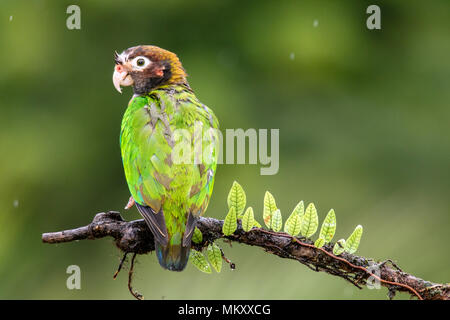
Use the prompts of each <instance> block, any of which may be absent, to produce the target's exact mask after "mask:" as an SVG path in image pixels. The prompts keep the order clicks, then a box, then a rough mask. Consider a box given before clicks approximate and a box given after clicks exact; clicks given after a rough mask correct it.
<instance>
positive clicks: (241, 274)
mask: <svg viewBox="0 0 450 320" xmlns="http://www.w3.org/2000/svg"><path fill="white" fill-rule="evenodd" d="M375 3H376V4H378V5H380V6H381V11H382V12H381V18H382V30H374V31H371V30H368V29H367V28H366V19H367V17H368V15H367V14H366V8H367V6H368V5H369V4H374V3H373V2H365V1H345V2H342V1H261V0H258V1H222V2H219V1H206V0H201V1H183V0H178V1H175V0H168V1H137V0H127V1H108V0H97V1H91V0H89V1H87V0H86V1H66V0H64V1H61V0H59V1H56V0H54V1H50V0H27V1H25V0H2V1H1V5H0V13H1V14H0V61H1V68H0V70H1V71H0V108H1V109H0V110H1V113H0V150H1V157H0V279H1V281H0V298H2V299H94V298H95V299H131V298H132V297H131V295H130V294H129V293H128V290H127V271H126V270H124V272H123V273H122V274H120V275H119V277H118V279H117V280H115V281H114V280H113V279H112V275H113V273H114V271H115V270H116V267H117V265H118V262H119V259H120V257H121V253H120V252H119V251H118V249H117V248H116V247H114V245H113V241H112V239H102V240H97V241H80V242H76V243H67V244H61V245H45V244H42V243H41V239H40V237H41V233H43V232H48V231H58V230H63V229H69V228H72V227H77V226H81V225H85V224H87V223H89V222H90V221H91V219H92V217H93V216H94V215H95V214H96V213H98V212H101V211H106V210H122V208H123V207H124V205H125V203H126V201H127V199H128V196H129V193H128V190H127V186H126V183H125V179H124V175H123V171H122V163H121V158H120V153H119V142H118V139H119V138H118V137H119V128H120V123H121V118H122V115H123V113H124V111H125V108H126V105H127V102H128V100H129V98H130V96H131V94H132V93H131V90H130V89H128V88H125V89H124V91H125V92H124V94H123V95H119V94H118V93H117V92H116V91H115V90H114V88H113V85H112V82H111V75H112V72H113V58H112V56H113V52H114V51H115V50H118V51H120V50H123V49H126V48H128V47H130V46H133V45H137V44H155V45H158V46H161V47H163V48H166V49H169V50H171V51H174V52H176V53H177V54H178V55H179V57H180V58H181V60H182V62H183V63H184V66H185V68H186V69H187V71H188V73H189V75H190V77H189V81H190V84H191V86H192V87H193V88H194V89H195V91H196V93H197V96H198V97H199V98H200V99H201V100H202V101H203V102H204V103H205V104H207V105H208V106H210V107H211V108H212V109H213V110H214V111H215V113H216V114H217V116H218V118H219V119H220V122H221V127H222V129H225V128H257V129H258V128H269V129H270V128H280V169H279V172H278V174H277V175H274V176H261V175H260V174H259V169H260V166H259V165H222V166H220V167H219V168H218V172H217V177H216V184H215V190H214V194H213V198H212V201H211V203H210V206H209V208H208V211H207V213H206V214H207V215H209V216H213V217H218V218H223V217H224V216H225V214H226V195H227V193H228V190H229V188H230V186H231V184H232V182H233V180H237V181H239V182H240V183H241V184H242V185H243V186H244V188H245V190H246V192H247V202H248V205H251V206H253V208H254V209H255V212H256V215H257V217H258V219H259V220H260V222H262V218H261V215H262V206H263V196H264V192H265V191H266V190H270V191H271V193H272V194H273V195H274V196H275V197H276V199H277V204H278V206H279V207H280V209H281V211H282V214H283V216H284V218H286V217H287V216H288V215H289V214H290V212H291V210H292V209H293V207H294V206H295V204H296V203H297V202H298V201H299V200H305V201H306V202H314V203H315V204H316V206H317V208H318V211H319V216H320V218H321V219H323V218H324V216H325V214H326V213H327V211H328V210H329V209H330V208H334V209H335V210H336V213H337V220H338V228H337V235H336V238H337V239H339V238H346V237H347V236H348V235H349V233H350V232H351V231H352V230H353V229H354V227H355V226H356V225H357V224H362V225H363V226H364V235H363V240H362V243H361V246H360V248H359V251H358V253H359V254H361V255H364V256H366V257H372V258H374V259H380V260H382V259H385V258H393V259H395V261H396V262H397V263H398V264H399V265H400V266H402V267H403V269H404V270H405V271H408V272H411V273H413V274H415V275H417V276H420V277H423V278H425V279H427V280H430V281H435V282H448V281H450V268H449V263H450V257H449V254H448V252H449V251H448V244H449V242H450V236H449V232H448V230H449V226H450V218H449V213H450V209H449V208H450V128H449V123H450V104H449V102H450V90H449V89H450V80H449V79H450V59H449V57H448V53H449V52H450V29H449V21H450V3H449V2H448V1H446V0H443V1H417V0H416V1H399V0H398V1H376V2H375ZM70 4H78V5H79V6H80V7H81V30H68V29H67V28H66V19H67V17H68V14H66V8H67V6H68V5H70ZM11 17H12V18H11ZM123 216H124V217H125V218H126V219H137V218H139V215H138V213H137V212H136V210H135V209H133V210H131V211H129V212H123ZM222 247H223V248H224V249H225V252H226V254H227V256H228V257H229V258H230V259H231V260H232V261H233V262H235V263H236V265H237V269H236V270H235V271H231V270H229V269H228V268H227V267H226V266H224V268H223V271H222V273H221V274H212V275H207V274H203V273H201V272H199V271H197V270H196V269H195V267H193V266H192V265H189V266H188V268H187V270H186V271H185V272H182V273H171V272H168V271H164V270H162V269H161V268H160V267H159V265H158V263H157V261H156V257H155V256H154V255H152V254H150V255H146V256H141V257H139V263H138V265H137V266H136V273H135V288H136V289H137V290H138V291H140V292H141V293H142V294H143V295H144V296H145V298H146V299H186V298H191V299H222V298H235V299H385V298H386V293H387V291H386V289H381V290H368V289H364V290H362V291H360V290H358V289H356V288H355V287H353V286H352V285H350V284H348V283H347V282H345V281H344V280H342V279H339V278H335V277H332V276H330V275H327V274H324V273H315V272H312V271H311V270H309V269H307V268H306V267H304V266H303V265H301V264H299V263H297V262H295V261H289V260H284V259H279V258H277V257H275V256H272V255H268V254H265V253H264V252H263V251H262V250H260V249H258V248H253V247H246V246H241V245H238V244H235V245H233V247H232V248H229V247H228V246H227V245H226V244H222ZM72 264H75V265H79V266H80V268H81V276H82V278H81V290H68V289H67V288H66V279H67V277H68V274H66V268H67V266H69V265H72ZM398 297H400V298H408V296H407V295H399V296H398Z"/></svg>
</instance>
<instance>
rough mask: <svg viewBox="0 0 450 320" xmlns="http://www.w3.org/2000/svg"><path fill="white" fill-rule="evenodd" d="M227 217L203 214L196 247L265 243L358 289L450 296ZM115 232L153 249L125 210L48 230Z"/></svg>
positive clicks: (65, 235) (388, 268)
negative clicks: (226, 228) (226, 221)
mask: <svg viewBox="0 0 450 320" xmlns="http://www.w3.org/2000/svg"><path fill="white" fill-rule="evenodd" d="M222 224H223V221H222V220H217V219H214V218H203V217H202V218H200V219H199V220H198V224H197V226H198V228H199V229H200V231H201V232H202V234H203V242H202V243H201V244H195V243H193V244H192V245H193V247H194V248H196V249H197V250H201V249H202V248H203V247H205V246H207V244H208V243H210V242H212V241H215V240H217V239H227V240H230V241H236V242H239V243H243V244H246V245H251V246H257V247H261V248H263V249H264V250H265V251H266V252H268V253H271V254H274V255H277V256H279V257H281V258H287V259H293V260H297V261H299V262H300V263H302V264H304V265H306V266H307V267H309V268H310V269H312V270H314V271H317V272H319V271H322V272H326V273H329V274H331V275H334V276H337V277H341V278H343V279H345V280H347V281H348V282H350V283H352V284H353V285H355V286H356V287H358V288H360V289H361V288H362V286H363V285H365V284H368V285H370V284H372V285H375V283H376V282H377V280H378V281H379V283H380V284H381V285H382V286H385V287H387V288H388V289H389V297H391V298H392V297H393V296H394V295H395V292H396V291H402V292H408V293H409V294H411V295H412V296H416V297H417V298H419V299H425V300H450V285H449V284H437V283H432V282H429V281H425V280H423V279H420V278H418V277H415V276H413V275H411V274H408V273H406V272H403V271H402V270H401V269H400V268H399V267H398V266H397V265H396V264H395V263H394V262H393V261H392V260H386V261H384V262H381V263H376V262H375V261H373V260H372V259H367V258H364V257H359V256H356V255H352V254H348V253H345V252H344V253H343V254H341V255H340V256H335V255H334V254H333V253H332V248H333V246H332V244H327V245H325V246H324V247H322V248H316V247H314V245H313V242H312V241H311V240H309V239H305V238H295V237H291V236H290V235H288V234H286V233H283V232H272V231H268V230H264V229H261V228H254V229H252V230H251V231H249V232H245V231H244V230H243V229H242V227H241V224H240V222H239V223H238V228H237V230H236V232H235V233H234V234H232V235H231V236H224V234H223V233H222ZM108 236H110V237H113V238H114V239H115V243H116V245H117V247H118V248H119V249H121V250H122V251H123V252H125V253H135V254H145V253H148V252H150V251H153V250H154V249H155V248H154V240H153V235H152V233H151V232H150V231H149V229H148V228H147V226H146V224H145V222H144V221H143V220H134V221H130V222H127V221H124V220H123V219H122V217H121V215H120V213H119V212H116V211H110V212H107V213H99V214H97V215H96V216H95V217H94V219H93V221H92V223H90V224H89V225H87V226H84V227H80V228H76V229H72V230H66V231H60V232H52V233H44V234H43V235H42V241H43V242H44V243H62V242H70V241H74V240H83V239H98V238H103V237H108Z"/></svg>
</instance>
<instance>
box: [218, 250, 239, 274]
mask: <svg viewBox="0 0 450 320" xmlns="http://www.w3.org/2000/svg"><path fill="white" fill-rule="evenodd" d="M220 253H221V254H222V259H223V260H224V261H225V262H226V263H228V264H229V265H230V269H231V270H234V269H236V265H235V264H234V263H233V262H231V260H230V259H228V258H227V257H225V253H224V252H223V250H222V249H220Z"/></svg>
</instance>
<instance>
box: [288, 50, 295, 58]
mask: <svg viewBox="0 0 450 320" xmlns="http://www.w3.org/2000/svg"><path fill="white" fill-rule="evenodd" d="M289 58H290V59H291V60H294V59H295V53H294V52H291V54H290V55H289Z"/></svg>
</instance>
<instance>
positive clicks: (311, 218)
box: [301, 203, 319, 238]
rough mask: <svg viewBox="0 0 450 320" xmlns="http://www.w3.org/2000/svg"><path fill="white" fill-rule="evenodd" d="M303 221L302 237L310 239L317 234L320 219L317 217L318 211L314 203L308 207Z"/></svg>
mask: <svg viewBox="0 0 450 320" xmlns="http://www.w3.org/2000/svg"><path fill="white" fill-rule="evenodd" d="M301 220H302V222H301V233H302V236H304V237H306V238H309V237H311V236H312V235H313V234H314V233H316V231H317V227H318V226H319V217H318V216H317V210H316V207H315V206H314V203H310V204H309V205H308V207H307V208H306V212H305V214H304V215H303V216H302V219H301Z"/></svg>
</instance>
